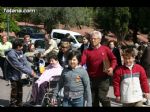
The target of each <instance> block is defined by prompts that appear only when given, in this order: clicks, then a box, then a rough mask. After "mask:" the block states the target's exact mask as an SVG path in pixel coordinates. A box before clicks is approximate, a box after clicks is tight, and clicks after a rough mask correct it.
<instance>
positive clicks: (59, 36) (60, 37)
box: [53, 32, 77, 43]
mask: <svg viewBox="0 0 150 112" xmlns="http://www.w3.org/2000/svg"><path fill="white" fill-rule="evenodd" d="M53 38H56V39H60V40H61V39H63V38H65V34H61V33H56V32H54V33H53ZM71 42H73V43H77V42H76V40H75V39H74V38H73V37H72V39H71Z"/></svg>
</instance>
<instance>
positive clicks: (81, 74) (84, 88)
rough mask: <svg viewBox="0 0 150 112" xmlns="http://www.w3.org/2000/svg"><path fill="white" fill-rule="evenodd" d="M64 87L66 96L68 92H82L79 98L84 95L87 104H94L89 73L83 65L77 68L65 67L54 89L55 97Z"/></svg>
mask: <svg viewBox="0 0 150 112" xmlns="http://www.w3.org/2000/svg"><path fill="white" fill-rule="evenodd" d="M62 87H64V97H66V98H67V96H65V93H66V92H75V93H76V92H81V93H82V94H80V96H78V98H80V97H82V96H84V98H85V100H87V106H92V96H91V88H90V80H89V76H88V73H87V71H86V70H85V69H83V68H82V67H77V68H75V69H71V68H69V67H68V68H64V70H63V71H62V74H61V78H60V81H59V83H58V84H57V87H56V88H55V90H54V94H53V97H56V96H57V94H58V92H59V90H61V89H62Z"/></svg>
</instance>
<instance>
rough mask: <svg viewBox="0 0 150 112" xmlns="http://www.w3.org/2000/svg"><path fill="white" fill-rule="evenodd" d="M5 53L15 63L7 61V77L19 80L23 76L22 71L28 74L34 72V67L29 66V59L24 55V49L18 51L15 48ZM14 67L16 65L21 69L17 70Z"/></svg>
mask: <svg viewBox="0 0 150 112" xmlns="http://www.w3.org/2000/svg"><path fill="white" fill-rule="evenodd" d="M5 55H6V56H7V57H8V60H9V61H10V62H11V64H12V65H13V66H12V65H11V64H10V63H9V62H8V61H7V65H5V71H6V74H7V79H9V80H19V79H20V78H21V74H22V73H25V74H28V75H31V74H32V69H31V67H30V66H28V64H27V59H26V57H25V56H24V55H23V52H22V51H16V50H14V49H11V50H9V51H7V52H5ZM14 67H16V68H17V69H18V70H19V71H18V70H16V69H15V68H14Z"/></svg>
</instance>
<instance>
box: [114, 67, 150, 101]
mask: <svg viewBox="0 0 150 112" xmlns="http://www.w3.org/2000/svg"><path fill="white" fill-rule="evenodd" d="M113 87H114V94H115V96H116V97H118V96H121V99H122V101H124V102H129V101H130V102H131V101H135V100H137V99H138V98H139V97H140V96H141V97H142V92H144V93H149V84H148V80H147V76H146V73H145V70H144V68H143V67H142V66H140V65H138V64H134V65H133V67H132V69H131V70H130V69H129V68H128V67H126V66H124V65H123V66H121V67H119V68H118V69H117V70H116V71H115V73H114V75H113ZM133 92H134V94H132V93H133Z"/></svg>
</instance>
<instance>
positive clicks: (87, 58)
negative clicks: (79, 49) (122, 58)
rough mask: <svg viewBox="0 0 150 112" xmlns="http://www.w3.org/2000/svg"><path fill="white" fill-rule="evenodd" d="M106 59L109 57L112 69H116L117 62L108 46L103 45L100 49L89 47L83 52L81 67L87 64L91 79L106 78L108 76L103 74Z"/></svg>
mask: <svg viewBox="0 0 150 112" xmlns="http://www.w3.org/2000/svg"><path fill="white" fill-rule="evenodd" d="M106 57H108V59H109V60H110V63H111V67H112V68H113V69H114V68H115V67H116V66H117V60H116V57H115V56H114V54H113V53H112V52H111V50H110V49H109V48H108V47H107V46H104V45H101V46H100V47H99V48H91V47H89V48H88V49H86V50H84V51H83V54H82V57H81V65H85V64H86V66H87V71H88V74H89V76H90V77H92V78H95V77H105V76H106V75H107V74H106V73H104V72H103V60H104V59H105V58H106Z"/></svg>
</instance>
